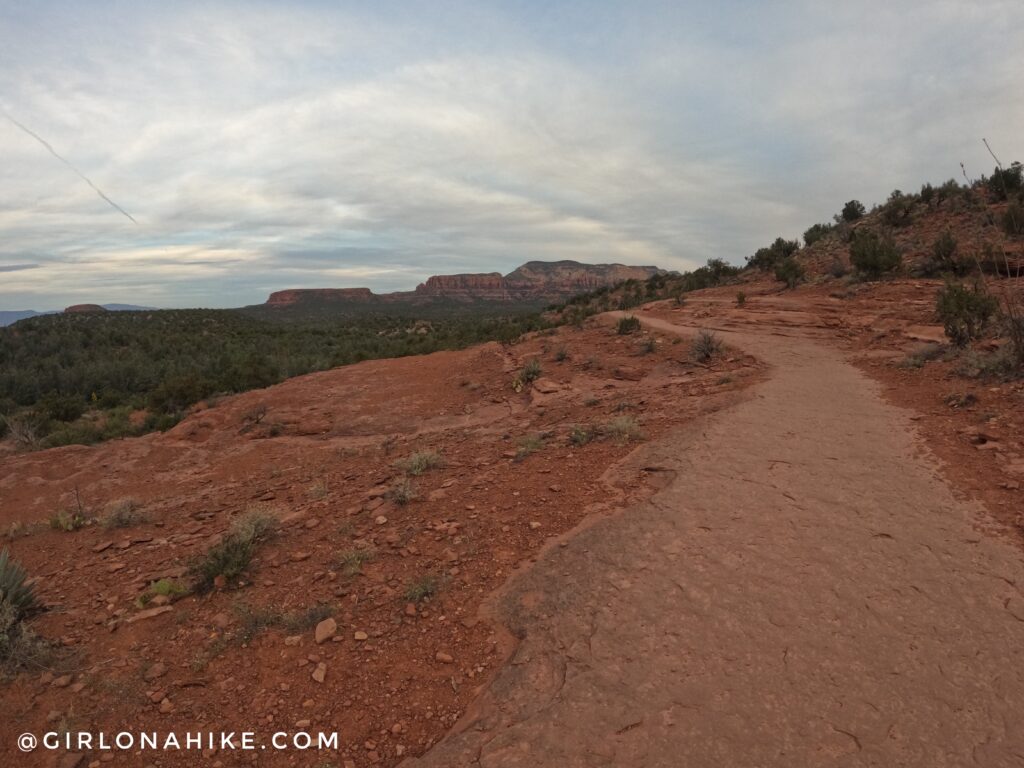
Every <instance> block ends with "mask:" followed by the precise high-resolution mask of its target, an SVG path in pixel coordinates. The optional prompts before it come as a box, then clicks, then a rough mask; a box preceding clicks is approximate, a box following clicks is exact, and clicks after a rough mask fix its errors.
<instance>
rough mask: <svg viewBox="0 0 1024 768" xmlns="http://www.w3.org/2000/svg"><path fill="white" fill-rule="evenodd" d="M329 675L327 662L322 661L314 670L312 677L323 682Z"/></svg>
mask: <svg viewBox="0 0 1024 768" xmlns="http://www.w3.org/2000/svg"><path fill="white" fill-rule="evenodd" d="M326 677H327V664H325V663H324V662H322V661H321V662H320V663H319V664H317V665H316V669H314V670H313V674H312V678H313V680H315V681H316V682H318V683H322V682H323V681H324V679H325V678H326Z"/></svg>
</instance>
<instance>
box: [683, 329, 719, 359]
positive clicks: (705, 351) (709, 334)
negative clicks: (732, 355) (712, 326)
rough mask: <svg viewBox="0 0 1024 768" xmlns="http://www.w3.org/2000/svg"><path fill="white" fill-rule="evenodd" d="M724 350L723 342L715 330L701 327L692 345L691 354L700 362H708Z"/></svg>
mask: <svg viewBox="0 0 1024 768" xmlns="http://www.w3.org/2000/svg"><path fill="white" fill-rule="evenodd" d="M721 351H722V342H721V341H720V340H719V338H718V337H717V336H716V335H715V334H714V332H713V331H709V330H707V329H701V330H700V331H698V333H697V338H695V339H694V340H693V345H692V346H691V347H690V356H691V357H692V358H693V359H694V360H696V361H697V362H699V363H707V362H709V361H710V360H712V359H713V358H714V357H715V356H716V355H718V354H720V353H721Z"/></svg>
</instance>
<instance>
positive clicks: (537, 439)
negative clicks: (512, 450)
mask: <svg viewBox="0 0 1024 768" xmlns="http://www.w3.org/2000/svg"><path fill="white" fill-rule="evenodd" d="M543 447H544V438H543V437H542V436H541V435H526V436H525V437H522V438H520V439H519V447H518V448H517V449H516V455H515V460H516V461H522V460H523V459H525V458H526V457H527V456H529V455H530V454H532V453H536V452H537V451H539V450H540V449H541V448H543Z"/></svg>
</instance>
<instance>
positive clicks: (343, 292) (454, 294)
mask: <svg viewBox="0 0 1024 768" xmlns="http://www.w3.org/2000/svg"><path fill="white" fill-rule="evenodd" d="M662 271H663V270H661V269H659V268H658V267H650V266H642V267H637V266H627V265H624V264H581V263H579V262H576V261H551V262H546V261H531V262H527V263H526V264H523V265H522V266H520V267H518V268H517V269H515V270H513V271H512V272H510V273H508V274H507V275H504V276H503V275H502V274H501V273H499V272H485V273H478V274H455V275H434V276H433V277H430V278H428V279H427V280H426V282H423V283H420V284H419V285H418V286H416V289H415V290H413V291H395V292H393V293H380V294H377V293H373V291H371V290H370V289H369V288H291V289H288V290H283V291H275V292H274V293H272V294H270V298H268V299H267V301H266V304H265V306H268V307H290V306H294V305H296V304H300V303H306V302H324V301H327V302H338V303H349V304H374V303H383V304H390V303H410V304H419V303H428V302H431V301H434V300H439V299H446V300H454V301H460V302H474V301H489V302H527V303H530V302H533V303H538V304H541V303H544V302H551V301H560V300H563V299H568V298H571V297H572V296H575V295H577V294H579V293H584V292H586V291H590V290H594V289H595V288H601V287H603V286H611V285H615V284H617V283H620V282H622V281H623V280H629V279H635V280H646V279H647V278H649V277H651V276H652V275H656V274H658V273H660V272H662Z"/></svg>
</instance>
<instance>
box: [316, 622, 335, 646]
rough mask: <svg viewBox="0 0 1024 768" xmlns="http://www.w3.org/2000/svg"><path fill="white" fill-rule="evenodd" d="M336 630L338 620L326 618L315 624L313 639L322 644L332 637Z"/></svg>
mask: <svg viewBox="0 0 1024 768" xmlns="http://www.w3.org/2000/svg"><path fill="white" fill-rule="evenodd" d="M337 631H338V622H336V621H335V620H334V619H331V618H327V619H324V620H323V621H321V622H320V623H319V624H317V625H316V629H315V630H314V632H313V639H314V640H316V644H317V645H322V644H323V643H326V642H327V641H328V640H330V639H331V638H332V637H334V633H335V632H337Z"/></svg>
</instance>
